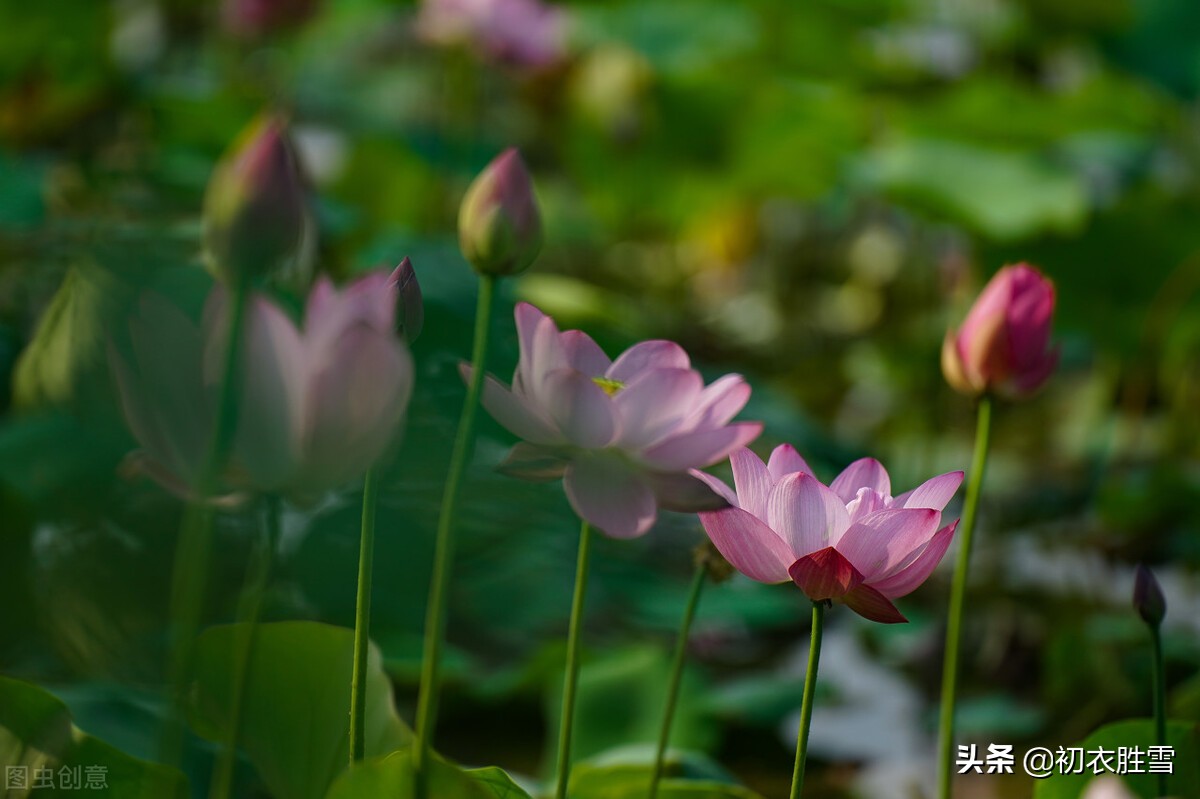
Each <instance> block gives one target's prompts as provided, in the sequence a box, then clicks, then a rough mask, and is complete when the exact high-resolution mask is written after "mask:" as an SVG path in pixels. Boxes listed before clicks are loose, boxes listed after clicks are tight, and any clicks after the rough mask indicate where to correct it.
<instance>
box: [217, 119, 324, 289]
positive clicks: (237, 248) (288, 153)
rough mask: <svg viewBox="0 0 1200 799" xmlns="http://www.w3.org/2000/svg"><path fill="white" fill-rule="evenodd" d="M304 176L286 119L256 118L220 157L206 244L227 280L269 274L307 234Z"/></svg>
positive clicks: (290, 253) (289, 254) (295, 248)
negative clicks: (297, 162)
mask: <svg viewBox="0 0 1200 799" xmlns="http://www.w3.org/2000/svg"><path fill="white" fill-rule="evenodd" d="M304 205H305V203H304V189H303V186H302V185H301V180H300V172H299V169H298V168H297V164H296V157H295V154H294V151H293V149H292V146H291V143H290V142H289V141H288V137H287V130H286V128H285V126H284V123H283V120H281V119H279V118H278V117H275V116H264V117H260V118H259V119H257V120H255V121H254V122H252V123H251V124H250V126H249V127H247V128H246V130H245V131H244V132H243V133H242V134H241V135H240V136H239V137H238V139H237V141H235V142H234V144H233V146H232V147H231V148H230V149H229V151H228V152H227V153H226V154H225V155H224V156H223V157H222V158H221V161H220V162H219V163H218V164H217V167H216V169H215V170H214V171H213V175H212V178H211V179H210V180H209V182H208V191H207V193H206V194H205V196H204V244H205V248H206V250H207V254H208V258H209V267H210V269H211V270H212V271H213V273H214V274H215V275H216V276H217V277H218V278H220V279H221V280H224V281H225V282H227V283H228V282H236V281H237V280H240V279H246V278H254V277H258V276H261V275H265V274H268V273H270V272H271V271H272V270H274V269H277V268H279V267H280V265H281V264H282V263H284V262H286V261H287V260H288V259H289V258H291V257H292V256H293V255H294V254H295V253H296V251H297V249H298V248H299V246H300V242H301V239H302V238H303V235H304V226H305V224H306V215H305V207H304Z"/></svg>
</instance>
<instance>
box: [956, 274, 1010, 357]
mask: <svg viewBox="0 0 1200 799" xmlns="http://www.w3.org/2000/svg"><path fill="white" fill-rule="evenodd" d="M1013 277H1014V275H1013V268H1012V267H1010V266H1006V267H1004V268H1003V269H1000V270H999V271H997V272H996V274H995V275H993V276H992V279H991V280H989V281H988V283H987V285H986V286H984V287H983V291H981V292H980V293H979V297H978V298H977V299H976V300H975V303H974V305H972V306H971V310H970V311H968V312H967V318H966V319H964V320H963V323H962V326H961V327H960V328H959V333H958V339H959V341H960V342H964V344H965V346H966V347H967V348H968V349H969V348H970V346H971V342H973V341H975V340H976V339H978V338H979V337H980V336H981V335H982V336H984V337H985V338H990V337H991V335H992V331H993V330H995V328H996V327H997V326H999V325H1003V323H1004V319H1005V315H1006V311H1007V309H1008V304H1009V302H1010V300H1011V298H1012V289H1013ZM963 354H964V355H965V354H966V353H965V352H964V353H963Z"/></svg>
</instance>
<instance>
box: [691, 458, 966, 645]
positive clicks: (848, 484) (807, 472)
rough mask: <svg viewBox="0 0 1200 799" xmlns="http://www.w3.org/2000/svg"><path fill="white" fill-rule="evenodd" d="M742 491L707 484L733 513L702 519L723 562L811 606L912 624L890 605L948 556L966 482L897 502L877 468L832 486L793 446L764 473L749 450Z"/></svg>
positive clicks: (934, 485)
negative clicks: (945, 520)
mask: <svg viewBox="0 0 1200 799" xmlns="http://www.w3.org/2000/svg"><path fill="white" fill-rule="evenodd" d="M730 463H731V465H732V467H733V479H734V486H735V489H736V490H731V489H730V488H729V487H728V486H727V485H725V483H723V482H721V481H720V480H719V479H717V478H716V477H713V476H711V475H704V479H705V480H706V482H708V483H709V485H710V486H712V488H713V489H714V490H715V491H717V492H718V493H720V494H721V495H722V496H724V497H725V498H726V499H727V500H728V501H729V504H730V506H731V507H728V508H725V509H724V510H718V511H715V512H706V513H701V514H700V521H701V523H702V524H703V525H704V529H705V532H707V533H708V536H709V538H710V539H711V540H712V542H713V544H714V545H715V546H716V547H717V549H718V550H719V551H720V552H721V554H722V555H723V556H724V557H725V559H726V560H728V561H729V562H730V563H731V564H733V566H734V567H735V568H736V569H737V570H738V571H740V572H741V573H742V574H745V575H746V576H747V577H749V578H751V579H752V580H758V581H759V582H763V583H781V582H787V581H788V580H791V581H792V582H794V583H796V585H797V586H799V588H800V590H802V591H803V592H804V593H805V595H807V596H808V598H809V599H811V600H813V601H814V602H820V601H824V600H833V599H836V600H839V601H841V602H844V603H845V604H846V605H847V606H849V608H850V609H851V610H853V611H854V612H855V613H858V614H859V615H860V616H863V617H865V618H867V619H870V620H872V621H879V622H884V623H895V622H902V621H907V619H905V618H904V616H902V615H901V614H900V611H898V610H897V609H896V606H895V605H893V604H892V602H891V600H892V599H895V598H897V597H901V596H904V595H905V594H908V593H909V592H911V591H913V590H914V589H915V588H916V587H917V586H919V585H920V584H921V583H923V582H925V580H926V579H927V578H928V577H929V575H930V574H932V573H933V570H934V568H935V567H936V566H937V565H938V563H939V562H940V561H941V559H942V556H943V555H945V554H946V549H947V548H948V547H949V546H950V539H951V538H952V537H953V536H954V529H955V527H956V526H957V525H958V522H957V520H956V521H955V522H953V523H951V524H949V525H946V526H945V527H942V526H941V517H942V514H941V511H942V509H943V508H945V507H946V503H947V502H949V501H950V499H951V497H953V496H954V493H955V492H956V491H957V490H958V487H959V485H960V484H961V483H962V479H963V473H962V472H948V473H946V474H942V475H938V476H937V477H934V478H932V479H930V480H928V481H926V482H925V483H923V484H921V485H920V486H918V487H917V488H915V489H913V490H911V491H907V492H905V493H903V494H901V495H899V496H897V497H893V496H892V495H891V478H889V477H888V473H887V470H886V469H884V468H883V465H882V464H881V463H879V461H877V460H874V459H873V458H863V459H862V460H858V461H855V462H854V463H852V464H850V465H849V466H847V467H846V469H845V471H843V472H842V473H841V474H839V475H838V476H837V478H835V479H834V481H833V482H832V483H830V484H829V485H828V486H825V485H824V484H822V483H821V482H820V481H819V480H818V479H817V478H816V477H815V476H814V475H813V471H812V469H810V468H809V466H808V464H807V463H805V462H804V459H803V458H801V457H800V455H799V454H798V453H797V452H796V450H795V449H793V448H792V447H791V446H789V445H787V444H784V445H782V446H779V447H777V448H776V449H775V451H774V452H772V453H771V458H770V460H769V461H768V462H767V463H766V464H764V463H763V462H762V460H761V459H759V457H758V456H757V455H755V454H754V453H753V452H751V451H750V450H748V449H739V450H737V451H736V452H734V453H733V455H732V456H731V457H730Z"/></svg>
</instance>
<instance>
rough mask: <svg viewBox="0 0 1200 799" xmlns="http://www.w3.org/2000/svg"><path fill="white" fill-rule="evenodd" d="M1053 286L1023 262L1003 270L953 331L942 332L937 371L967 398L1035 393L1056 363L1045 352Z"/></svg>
mask: <svg viewBox="0 0 1200 799" xmlns="http://www.w3.org/2000/svg"><path fill="white" fill-rule="evenodd" d="M1053 315H1054V284H1053V283H1051V282H1050V280H1049V279H1047V278H1046V276H1045V275H1043V274H1042V273H1041V272H1039V271H1038V270H1037V269H1035V268H1033V267H1032V266H1029V265H1027V264H1017V265H1015V266H1006V267H1004V268H1003V269H1001V270H1000V271H999V272H997V273H996V276H995V277H993V278H992V279H991V281H990V282H989V283H988V284H987V286H985V287H984V289H983V292H982V293H981V294H980V295H979V299H977V300H976V301H975V305H974V306H972V308H971V311H970V313H968V314H967V318H966V320H965V321H964V322H963V325H962V327H961V328H959V329H958V331H954V330H951V331H949V332H948V333H947V334H946V340H945V342H944V343H943V345H942V372H943V374H945V376H946V381H947V382H949V383H950V385H951V386H952V387H953V388H954V389H955V390H956V391H959V392H961V393H963V394H967V395H970V396H979V395H981V394H989V393H993V392H994V393H998V394H1002V395H1005V396H1009V397H1019V396H1023V395H1026V394H1030V393H1032V392H1034V391H1036V390H1037V389H1038V388H1039V387H1041V385H1042V384H1043V383H1044V382H1046V379H1047V378H1048V377H1049V376H1050V373H1051V372H1053V371H1054V367H1055V366H1057V365H1058V349H1057V348H1054V349H1049V340H1050V321H1051V318H1052V317H1053Z"/></svg>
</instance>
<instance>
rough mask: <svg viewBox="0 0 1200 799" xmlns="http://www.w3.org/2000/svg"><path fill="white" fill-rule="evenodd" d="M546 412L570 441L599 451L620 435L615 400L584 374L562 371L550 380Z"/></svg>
mask: <svg viewBox="0 0 1200 799" xmlns="http://www.w3.org/2000/svg"><path fill="white" fill-rule="evenodd" d="M545 392H546V409H547V410H548V411H549V413H550V418H552V419H553V420H554V421H555V423H556V424H557V425H558V429H559V430H561V431H562V433H563V435H565V436H566V437H567V440H568V441H570V442H571V443H573V444H575V445H576V446H580V447H584V448H587V449H599V448H601V447H604V446H607V445H608V444H609V443H610V442H611V441H612V440H613V436H615V435H616V432H617V428H616V417H615V415H614V413H613V404H612V398H611V397H609V396H608V394H606V393H604V389H602V388H600V386H598V385H596V383H595V382H594V381H593V380H592V379H591V378H590V377H588V376H587V375H585V374H584V373H583V372H577V371H575V370H574V369H569V368H568V369H559V370H557V371H554V372H551V373H550V374H549V375H547V377H546V384H545Z"/></svg>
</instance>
